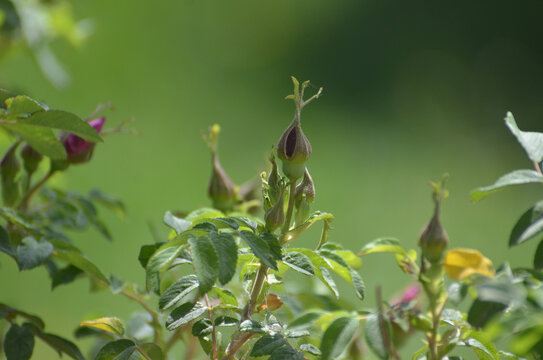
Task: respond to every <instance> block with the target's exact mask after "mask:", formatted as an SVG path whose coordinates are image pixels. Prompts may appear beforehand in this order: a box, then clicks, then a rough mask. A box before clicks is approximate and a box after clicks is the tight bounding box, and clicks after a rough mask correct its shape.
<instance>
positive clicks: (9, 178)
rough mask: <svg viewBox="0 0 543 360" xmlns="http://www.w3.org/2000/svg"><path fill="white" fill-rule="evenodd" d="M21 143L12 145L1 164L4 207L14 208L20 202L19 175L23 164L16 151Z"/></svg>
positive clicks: (0, 172) (0, 174)
mask: <svg viewBox="0 0 543 360" xmlns="http://www.w3.org/2000/svg"><path fill="white" fill-rule="evenodd" d="M18 146H19V143H18V142H17V143H15V144H14V145H12V146H11V147H10V148H9V150H8V151H7V152H6V153H5V154H4V157H3V158H2V161H1V162H0V177H1V178H2V200H3V202H4V206H14V205H15V204H16V203H17V201H18V200H19V196H20V189H19V182H18V181H17V175H18V174H19V171H20V170H21V164H20V162H19V159H17V155H16V153H15V151H16V150H17V147H18Z"/></svg>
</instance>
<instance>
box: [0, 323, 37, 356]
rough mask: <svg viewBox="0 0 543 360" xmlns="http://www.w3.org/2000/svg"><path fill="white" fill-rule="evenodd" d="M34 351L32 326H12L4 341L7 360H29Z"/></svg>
mask: <svg viewBox="0 0 543 360" xmlns="http://www.w3.org/2000/svg"><path fill="white" fill-rule="evenodd" d="M33 351H34V331H33V328H32V325H30V324H23V325H22V326H19V325H17V324H12V325H11V326H10V328H9V330H8V332H7V333H6V337H5V339H4V353H5V354H6V359H7V360H28V359H30V357H31V356H32V352H33Z"/></svg>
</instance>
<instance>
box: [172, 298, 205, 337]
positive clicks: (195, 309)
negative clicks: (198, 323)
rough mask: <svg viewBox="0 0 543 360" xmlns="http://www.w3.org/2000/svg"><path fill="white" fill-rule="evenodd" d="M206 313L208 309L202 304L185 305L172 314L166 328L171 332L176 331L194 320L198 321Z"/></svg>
mask: <svg viewBox="0 0 543 360" xmlns="http://www.w3.org/2000/svg"><path fill="white" fill-rule="evenodd" d="M206 311H207V308H206V307H204V306H202V305H201V304H200V303H185V304H183V305H181V306H179V307H178V308H176V309H175V310H174V311H172V312H171V314H170V316H168V318H167V319H166V328H167V329H168V330H170V331H172V330H175V329H177V328H178V327H180V326H182V325H185V324H188V323H189V322H191V321H192V320H196V319H197V318H199V317H200V316H201V315H202V314H203V313H205V312H206Z"/></svg>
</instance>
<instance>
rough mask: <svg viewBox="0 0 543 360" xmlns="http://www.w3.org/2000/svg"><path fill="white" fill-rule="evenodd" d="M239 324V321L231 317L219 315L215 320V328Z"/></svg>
mask: <svg viewBox="0 0 543 360" xmlns="http://www.w3.org/2000/svg"><path fill="white" fill-rule="evenodd" d="M238 323H239V320H238V319H236V318H233V317H231V316H225V315H221V316H219V317H217V318H215V326H234V325H237V324H238Z"/></svg>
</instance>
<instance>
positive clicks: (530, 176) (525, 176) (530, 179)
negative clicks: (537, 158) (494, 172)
mask: <svg viewBox="0 0 543 360" xmlns="http://www.w3.org/2000/svg"><path fill="white" fill-rule="evenodd" d="M536 183H539V184H543V176H541V174H539V173H538V172H537V171H535V170H527V169H526V170H515V171H512V172H510V173H508V174H505V175H503V176H502V177H500V178H499V179H498V180H496V182H495V183H494V184H492V185H489V186H483V187H480V188H477V189H475V190H473V191H472V193H471V201H479V200H481V199H483V198H485V197H487V196H488V195H490V194H492V193H494V192H496V191H499V190H502V189H505V188H507V187H510V186H515V185H524V184H536Z"/></svg>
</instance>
